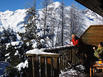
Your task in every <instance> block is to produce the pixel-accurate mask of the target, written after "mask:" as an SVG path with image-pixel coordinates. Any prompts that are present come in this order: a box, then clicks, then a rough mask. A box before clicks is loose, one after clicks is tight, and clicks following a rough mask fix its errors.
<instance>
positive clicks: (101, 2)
mask: <svg viewBox="0 0 103 77" xmlns="http://www.w3.org/2000/svg"><path fill="white" fill-rule="evenodd" d="M76 1H77V2H79V3H81V4H82V5H84V6H86V7H87V8H89V9H91V10H92V11H94V12H96V13H98V14H99V15H101V16H103V0H76Z"/></svg>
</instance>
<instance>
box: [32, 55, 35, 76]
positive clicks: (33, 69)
mask: <svg viewBox="0 0 103 77" xmlns="http://www.w3.org/2000/svg"><path fill="white" fill-rule="evenodd" d="M32 71H33V77H35V67H34V56H32Z"/></svg>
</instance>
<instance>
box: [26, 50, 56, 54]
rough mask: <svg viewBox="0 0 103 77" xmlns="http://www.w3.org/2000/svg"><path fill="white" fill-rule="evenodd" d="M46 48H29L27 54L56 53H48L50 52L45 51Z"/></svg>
mask: <svg viewBox="0 0 103 77" xmlns="http://www.w3.org/2000/svg"><path fill="white" fill-rule="evenodd" d="M44 50H45V49H33V50H29V51H27V52H26V54H36V55H40V54H55V53H48V52H44Z"/></svg>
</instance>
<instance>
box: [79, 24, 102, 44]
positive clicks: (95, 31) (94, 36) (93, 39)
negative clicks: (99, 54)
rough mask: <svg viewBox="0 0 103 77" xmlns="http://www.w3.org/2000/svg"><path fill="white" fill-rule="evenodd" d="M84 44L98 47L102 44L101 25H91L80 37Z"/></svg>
mask: <svg viewBox="0 0 103 77" xmlns="http://www.w3.org/2000/svg"><path fill="white" fill-rule="evenodd" d="M81 39H82V41H83V42H84V43H86V44H89V45H96V46H97V45H98V43H99V42H103V25H92V26H90V27H89V28H88V29H87V30H86V31H85V32H84V34H83V35H82V36H81Z"/></svg>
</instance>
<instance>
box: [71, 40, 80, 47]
mask: <svg viewBox="0 0 103 77" xmlns="http://www.w3.org/2000/svg"><path fill="white" fill-rule="evenodd" d="M72 43H73V45H74V46H77V47H78V46H79V39H72Z"/></svg>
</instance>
